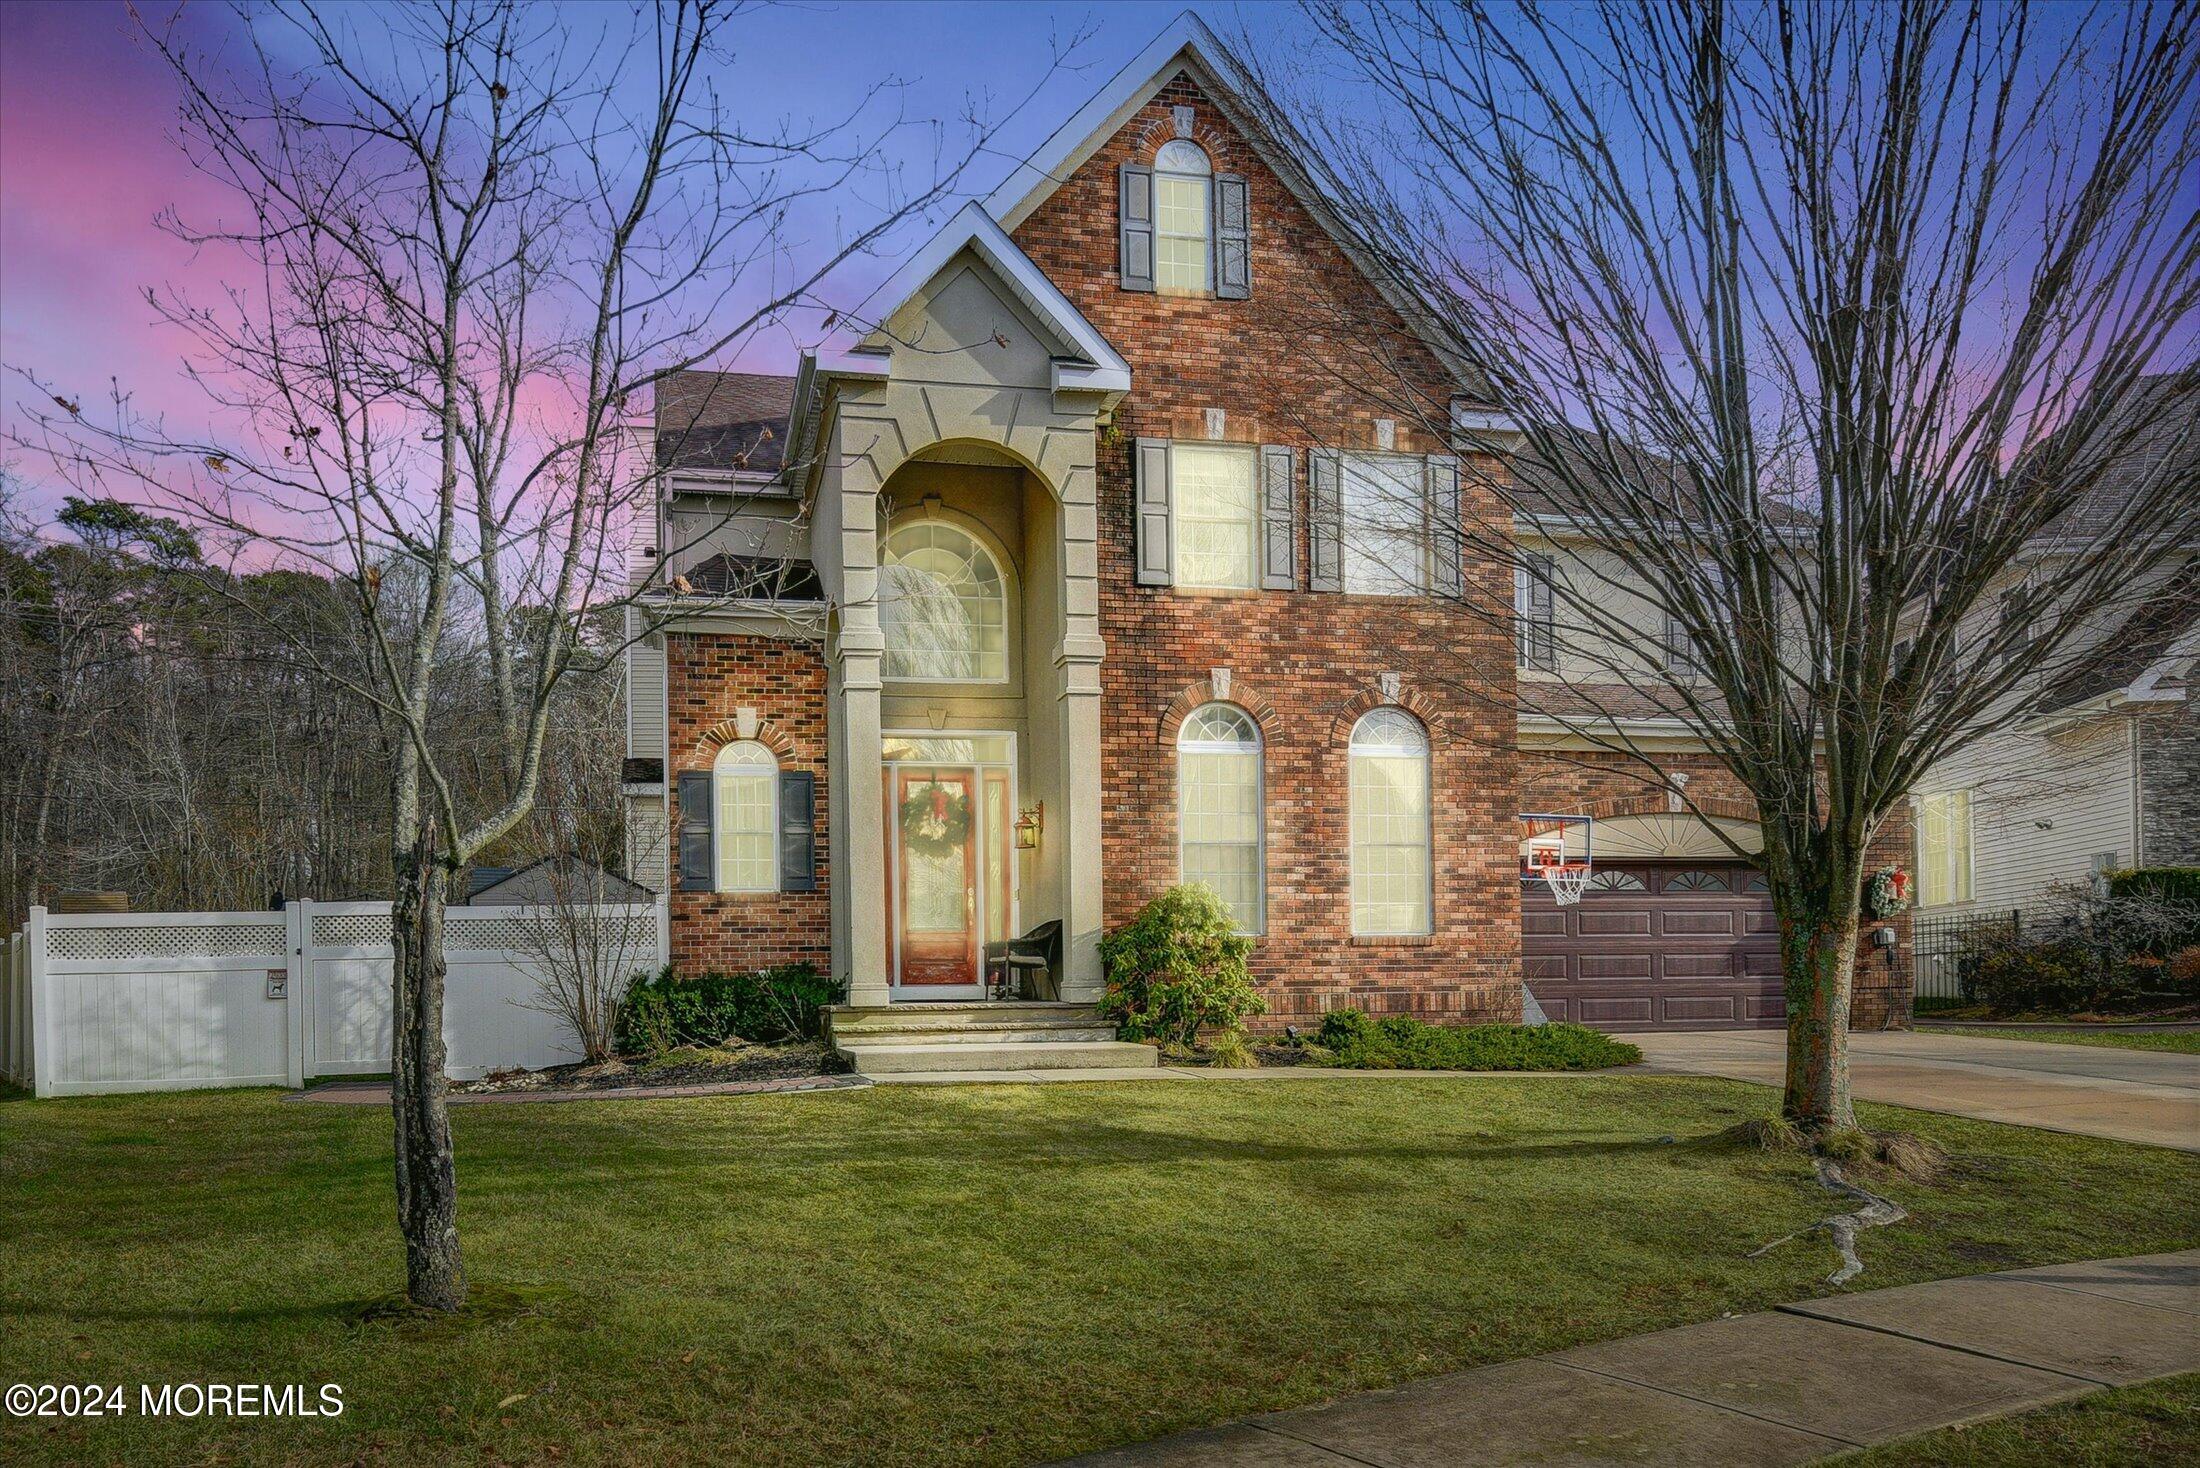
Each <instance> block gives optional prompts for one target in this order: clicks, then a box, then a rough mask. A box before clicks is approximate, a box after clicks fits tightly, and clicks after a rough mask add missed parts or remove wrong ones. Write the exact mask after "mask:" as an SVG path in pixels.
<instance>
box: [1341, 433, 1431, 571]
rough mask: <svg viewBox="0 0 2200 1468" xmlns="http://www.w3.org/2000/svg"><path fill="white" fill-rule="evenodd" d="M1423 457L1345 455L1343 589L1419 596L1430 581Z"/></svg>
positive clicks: (1425, 469) (1426, 499)
mask: <svg viewBox="0 0 2200 1468" xmlns="http://www.w3.org/2000/svg"><path fill="white" fill-rule="evenodd" d="M1426 472H1427V461H1425V460H1423V459H1418V458H1408V457H1406V456H1404V455H1402V454H1346V455H1345V456H1344V589H1345V591H1346V592H1347V593H1349V594H1352V595H1355V596H1419V595H1421V594H1422V593H1424V592H1426V591H1427V590H1428V587H1429V574H1428V573H1429V506H1428V492H1427V487H1426Z"/></svg>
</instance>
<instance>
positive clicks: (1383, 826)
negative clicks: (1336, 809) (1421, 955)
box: [1348, 708, 1431, 937]
mask: <svg viewBox="0 0 2200 1468" xmlns="http://www.w3.org/2000/svg"><path fill="white" fill-rule="evenodd" d="M1348 758H1349V763H1350V766H1351V781H1350V783H1351V800H1352V814H1351V828H1352V932H1353V935H1354V936H1355V937H1388V936H1401V935H1415V934H1423V933H1427V932H1429V931H1430V920H1431V911H1430V908H1431V897H1430V886H1429V769H1428V767H1429V761H1428V731H1427V730H1425V729H1423V728H1422V727H1421V722H1420V720H1418V719H1416V718H1414V717H1413V715H1411V714H1409V713H1407V712H1406V711H1405V710H1403V709H1396V708H1379V709H1374V710H1371V711H1370V712H1368V713H1367V714H1365V715H1363V716H1362V717H1361V719H1360V721H1359V723H1357V724H1355V725H1353V726H1352V743H1351V748H1350V751H1349V756H1348Z"/></svg>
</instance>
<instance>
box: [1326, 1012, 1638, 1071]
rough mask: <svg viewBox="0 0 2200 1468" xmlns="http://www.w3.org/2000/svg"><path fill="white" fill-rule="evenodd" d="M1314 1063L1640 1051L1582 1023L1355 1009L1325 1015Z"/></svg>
mask: <svg viewBox="0 0 2200 1468" xmlns="http://www.w3.org/2000/svg"><path fill="white" fill-rule="evenodd" d="M1321 1043H1322V1045H1323V1046H1325V1047H1326V1048H1327V1049H1329V1050H1330V1051H1331V1052H1332V1053H1331V1055H1330V1056H1329V1058H1328V1059H1326V1060H1323V1061H1320V1062H1318V1063H1320V1064H1323V1065H1334V1066H1340V1067H1343V1068H1344V1069H1347V1070H1601V1069H1603V1068H1604V1067H1606V1066H1611V1065H1633V1064H1634V1063H1635V1062H1636V1061H1638V1060H1640V1059H1642V1052H1641V1051H1640V1050H1638V1049H1636V1048H1635V1047H1634V1046H1632V1045H1629V1044H1627V1043H1625V1042H1624V1041H1621V1040H1615V1039H1613V1038H1612V1037H1611V1036H1610V1035H1607V1034H1604V1033H1603V1032H1602V1031H1599V1030H1592V1029H1588V1028H1586V1027H1584V1026H1582V1025H1432V1024H1427V1023H1425V1022H1423V1021H1421V1020H1418V1019H1415V1018H1414V1017H1413V1016H1411V1015H1407V1014H1393V1015H1389V1016H1387V1017H1385V1018H1384V1019H1382V1020H1380V1021H1371V1020H1369V1019H1368V1017H1367V1016H1366V1015H1364V1014H1362V1013H1360V1012H1359V1011H1358V1010H1356V1009H1333V1010H1331V1011H1330V1012H1329V1013H1328V1014H1326V1015H1324V1016H1323V1017H1322V1032H1321Z"/></svg>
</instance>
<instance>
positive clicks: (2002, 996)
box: [1968, 941, 2117, 1014]
mask: <svg viewBox="0 0 2200 1468" xmlns="http://www.w3.org/2000/svg"><path fill="white" fill-rule="evenodd" d="M1968 977H1969V981H1970V986H1971V989H1972V991H1973V992H1974V993H1976V994H1977V995H1978V998H1979V1000H1980V1001H1981V1002H1982V1003H1984V1004H1985V1005H1986V1007H1987V1008H1988V1009H1991V1010H1994V1011H1995V1012H1997V1013H2000V1014H2022V1013H2027V1012H2029V1011H2033V1010H2046V1011H2053V1012H2056V1013H2065V1014H2067V1013H2070V1012H2073V1011H2076V1010H2081V1009H2088V1008H2091V1007H2092V1006H2093V1005H2095V1004H2098V1003H2100V1002H2101V1001H2102V1000H2103V999H2106V998H2108V997H2109V996H2110V995H2111V994H2112V993H2113V992H2114V990H2115V988H2116V987H2117V986H2116V984H2115V983H2114V981H2113V980H2110V979H2108V978H2106V977H2104V976H2103V975H2102V973H2101V971H2100V966H2099V965H2098V964H2097V963H2096V962H2095V960H2094V955H2093V954H2092V953H2090V952H2088V951H2087V950H2086V948H2085V947H2084V946H2083V945H2082V944H2078V943H2073V942H2066V941H2055V942H2046V943H2025V944H2011V945H2009V946H2007V947H2003V948H1994V949H1989V950H1987V951H1985V952H1983V953H1979V954H1977V955H1975V956H1974V957H1973V958H1972V960H1971V968H1970V973H1969V975H1968Z"/></svg>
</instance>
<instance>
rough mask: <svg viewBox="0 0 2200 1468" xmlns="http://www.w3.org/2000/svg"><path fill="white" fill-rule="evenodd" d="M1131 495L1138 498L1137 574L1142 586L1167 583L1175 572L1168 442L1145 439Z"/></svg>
mask: <svg viewBox="0 0 2200 1468" xmlns="http://www.w3.org/2000/svg"><path fill="white" fill-rule="evenodd" d="M1131 478H1132V481H1133V483H1132V487H1131V495H1132V498H1133V500H1134V501H1135V505H1134V514H1135V520H1136V523H1135V526H1134V529H1135V535H1134V537H1133V538H1134V539H1135V540H1136V542H1137V553H1138V565H1137V574H1136V576H1135V577H1134V578H1133V579H1134V580H1136V581H1137V583H1138V584H1139V585H1140V586H1168V585H1171V584H1172V583H1173V582H1174V581H1175V580H1176V578H1175V576H1174V575H1173V574H1172V572H1173V570H1174V567H1173V564H1172V562H1171V551H1170V539H1171V537H1170V533H1169V532H1170V528H1171V527H1170V524H1169V441H1168V440H1167V439H1165V438H1142V439H1140V440H1139V441H1138V457H1137V459H1136V461H1135V462H1134V464H1133V466H1132V473H1131Z"/></svg>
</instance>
